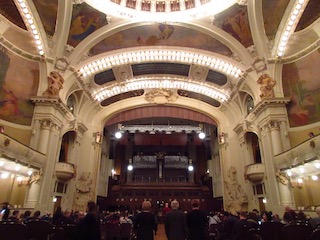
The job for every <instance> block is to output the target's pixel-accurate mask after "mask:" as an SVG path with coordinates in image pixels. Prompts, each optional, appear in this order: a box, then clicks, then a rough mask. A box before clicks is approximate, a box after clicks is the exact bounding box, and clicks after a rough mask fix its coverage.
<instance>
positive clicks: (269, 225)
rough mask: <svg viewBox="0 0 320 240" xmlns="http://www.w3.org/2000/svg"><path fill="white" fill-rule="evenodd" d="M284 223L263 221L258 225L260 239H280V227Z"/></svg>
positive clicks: (281, 227)
mask: <svg viewBox="0 0 320 240" xmlns="http://www.w3.org/2000/svg"><path fill="white" fill-rule="evenodd" d="M283 227H284V224H282V223H281V222H264V223H262V224H261V226H260V234H261V237H262V240H282V238H281V237H282V236H281V234H282V229H283Z"/></svg>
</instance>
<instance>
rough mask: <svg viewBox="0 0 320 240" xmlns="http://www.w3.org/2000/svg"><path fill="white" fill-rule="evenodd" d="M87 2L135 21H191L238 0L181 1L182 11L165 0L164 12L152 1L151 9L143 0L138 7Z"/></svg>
mask: <svg viewBox="0 0 320 240" xmlns="http://www.w3.org/2000/svg"><path fill="white" fill-rule="evenodd" d="M85 2H86V3H87V4H89V5H91V6H92V7H94V8H96V9H98V10H99V11H101V12H104V13H105V14H110V13H112V15H115V16H117V17H119V18H125V19H131V20H135V21H147V22H150V21H151V22H165V23H170V22H181V21H189V20H192V19H198V18H200V17H201V18H202V17H205V16H212V15H215V14H217V13H220V12H222V11H223V10H225V9H227V8H229V7H231V6H232V5H234V4H235V3H237V2H238V0H224V1H221V0H211V1H205V2H206V3H205V4H201V2H200V1H195V7H194V8H189V9H187V8H186V6H185V1H182V3H181V2H179V8H180V11H176V10H174V9H171V1H170V0H164V1H163V2H164V7H165V11H164V12H157V9H156V8H157V4H156V2H155V1H154V2H153V1H151V4H150V11H144V10H143V9H142V6H143V4H144V1H143V0H137V1H136V4H135V5H136V9H133V8H127V7H125V6H123V4H122V3H124V2H122V1H121V2H120V4H117V3H115V2H113V1H111V0H106V1H101V0H85Z"/></svg>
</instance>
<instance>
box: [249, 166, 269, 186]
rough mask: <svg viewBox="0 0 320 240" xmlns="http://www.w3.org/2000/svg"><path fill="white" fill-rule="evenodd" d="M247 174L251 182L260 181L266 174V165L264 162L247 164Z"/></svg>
mask: <svg viewBox="0 0 320 240" xmlns="http://www.w3.org/2000/svg"><path fill="white" fill-rule="evenodd" d="M244 172H245V176H246V179H248V180H249V181H251V182H254V183H255V182H260V181H262V180H263V178H264V176H265V172H266V170H265V166H264V164H262V163H254V164H250V165H247V166H245V171H244Z"/></svg>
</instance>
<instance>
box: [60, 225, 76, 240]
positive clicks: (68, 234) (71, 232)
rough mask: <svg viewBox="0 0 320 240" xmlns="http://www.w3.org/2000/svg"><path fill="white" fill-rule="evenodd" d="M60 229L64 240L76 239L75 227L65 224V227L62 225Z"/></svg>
mask: <svg viewBox="0 0 320 240" xmlns="http://www.w3.org/2000/svg"><path fill="white" fill-rule="evenodd" d="M61 228H62V229H63V230H64V238H65V240H75V239H76V225H74V224H66V225H62V226H61Z"/></svg>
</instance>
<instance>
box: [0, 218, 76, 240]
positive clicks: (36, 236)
mask: <svg viewBox="0 0 320 240" xmlns="http://www.w3.org/2000/svg"><path fill="white" fill-rule="evenodd" d="M74 232H75V225H63V226H61V227H57V226H54V225H51V224H50V223H49V222H46V221H30V222H27V223H26V224H23V223H20V222H5V221H2V222H1V223H0V236H1V240H13V239H14V240H29V239H32V240H73V239H74V238H73V237H74Z"/></svg>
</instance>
